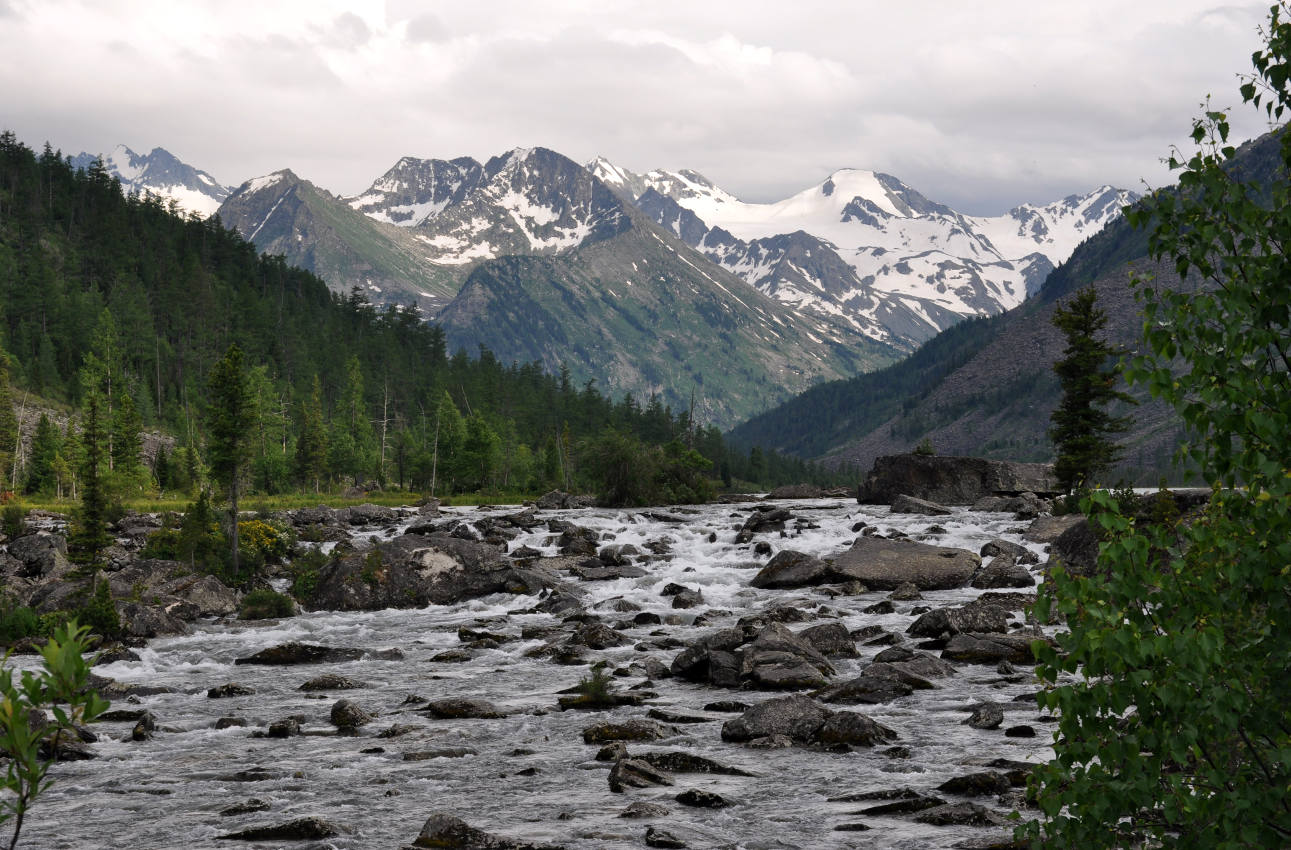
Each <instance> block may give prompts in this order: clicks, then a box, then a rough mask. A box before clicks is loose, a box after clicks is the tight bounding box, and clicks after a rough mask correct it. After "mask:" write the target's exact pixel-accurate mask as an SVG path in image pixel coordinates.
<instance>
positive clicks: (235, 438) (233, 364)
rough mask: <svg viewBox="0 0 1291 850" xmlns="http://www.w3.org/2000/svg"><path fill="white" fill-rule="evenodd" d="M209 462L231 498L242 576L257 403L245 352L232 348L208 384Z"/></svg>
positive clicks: (234, 553)
mask: <svg viewBox="0 0 1291 850" xmlns="http://www.w3.org/2000/svg"><path fill="white" fill-rule="evenodd" d="M207 387H208V389H209V391H210V407H209V408H208V409H207V423H206V425H207V442H206V450H207V460H208V461H209V462H210V465H211V474H212V476H213V477H214V478H215V480H216V481H218V482H219V483H220V485H221V486H222V487H223V488H224V492H225V493H226V494H227V495H228V498H229V544H230V549H231V563H232V568H233V569H232V574H233V576H235V577H237V576H238V495H239V492H240V487H241V484H242V475H243V473H244V472H245V471H246V468H247V464H248V463H249V462H250V460H251V454H252V449H253V444H252V437H253V431H252V424H253V420H252V414H253V409H254V399H252V398H251V394H250V392H249V388H248V385H247V375H246V369H245V367H244V366H243V357H242V349H240V348H238V346H237V344H236V343H235V344H233V345H231V346H229V350H228V351H227V352H226V353H225V355H224V357H222V358H221V359H220V361H219V362H218V363H216V364H215V366H214V367H213V368H212V369H211V374H210V377H209V378H208V380H207Z"/></svg>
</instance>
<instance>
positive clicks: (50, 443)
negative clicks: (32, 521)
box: [24, 413, 63, 493]
mask: <svg viewBox="0 0 1291 850" xmlns="http://www.w3.org/2000/svg"><path fill="white" fill-rule="evenodd" d="M62 443H63V440H62V436H61V435H60V434H59V433H58V428H57V426H55V425H54V423H52V422H50V421H49V417H48V416H46V415H45V414H44V413H42V414H40V421H38V422H37V423H36V433H35V434H34V435H33V436H32V438H31V458H30V459H29V460H28V461H27V483H26V486H25V487H24V489H25V490H26V491H27V492H28V493H53V492H54V491H55V490H56V489H58V480H57V477H56V473H55V469H54V466H55V462H56V461H57V459H58V453H59V450H60V449H61V448H62Z"/></svg>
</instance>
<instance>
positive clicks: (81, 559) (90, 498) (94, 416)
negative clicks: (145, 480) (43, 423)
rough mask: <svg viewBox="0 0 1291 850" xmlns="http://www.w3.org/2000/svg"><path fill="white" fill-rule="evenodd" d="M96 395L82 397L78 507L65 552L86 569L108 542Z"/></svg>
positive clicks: (92, 567)
mask: <svg viewBox="0 0 1291 850" xmlns="http://www.w3.org/2000/svg"><path fill="white" fill-rule="evenodd" d="M101 404H102V402H101V401H100V399H99V394H98V393H96V392H91V393H90V394H89V396H88V397H87V398H86V400H85V428H84V431H83V432H82V434H81V445H82V461H81V508H80V510H79V511H77V512H76V516H75V518H74V520H73V522H72V530H71V534H70V535H69V536H68V540H67V554H68V556H69V557H70V558H71V559H72V560H73V561H75V562H77V563H79V564H82V565H84V566H85V567H86V568H87V569H88V570H89V571H90V572H93V571H94V570H96V569H98V567H99V565H100V559H101V556H102V553H103V550H104V549H106V548H107V547H109V546H111V545H112V537H111V535H109V534H108V492H107V461H106V456H107V450H106V449H107V447H106V444H107V429H105V428H104V427H103V421H102V416H103V414H102V411H101V407H100V405H101Z"/></svg>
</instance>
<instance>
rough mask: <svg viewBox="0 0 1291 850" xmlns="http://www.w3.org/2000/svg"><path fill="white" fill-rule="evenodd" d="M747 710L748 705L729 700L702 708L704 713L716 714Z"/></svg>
mask: <svg viewBox="0 0 1291 850" xmlns="http://www.w3.org/2000/svg"><path fill="white" fill-rule="evenodd" d="M748 709H749V704H748V703H747V702H738V701H736V700H730V699H723V700H718V701H717V702H710V703H708V704H707V705H705V706H704V711H716V712H722V713H731V714H735V713H738V712H743V711H748Z"/></svg>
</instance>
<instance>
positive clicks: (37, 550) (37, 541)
mask: <svg viewBox="0 0 1291 850" xmlns="http://www.w3.org/2000/svg"><path fill="white" fill-rule="evenodd" d="M9 555H10V556H11V557H13V558H15V559H17V560H18V561H20V562H22V567H21V568H20V570H19V573H18V574H19V575H21V576H24V577H26V578H44V579H55V578H61V577H62V576H65V575H67V573H69V572H71V570H72V563H71V561H69V560H68V559H67V539H66V538H64V537H63V535H61V534H50V533H49V532H47V531H40V532H37V533H36V534H28V535H25V536H23V537H19V538H16V539H14V540H11V541H9Z"/></svg>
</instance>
